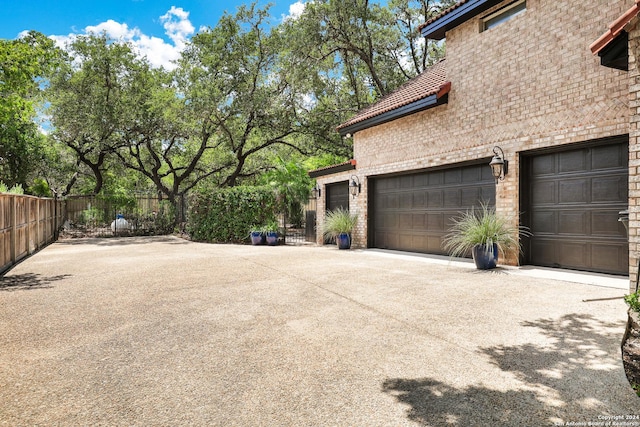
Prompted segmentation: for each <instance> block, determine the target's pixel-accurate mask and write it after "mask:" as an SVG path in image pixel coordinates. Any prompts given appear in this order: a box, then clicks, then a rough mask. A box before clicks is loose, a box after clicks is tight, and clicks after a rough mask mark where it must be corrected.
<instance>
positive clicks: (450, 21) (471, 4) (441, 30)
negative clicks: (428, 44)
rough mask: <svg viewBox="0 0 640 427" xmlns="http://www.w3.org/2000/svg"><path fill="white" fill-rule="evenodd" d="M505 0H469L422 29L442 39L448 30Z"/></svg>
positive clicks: (427, 33) (421, 30)
mask: <svg viewBox="0 0 640 427" xmlns="http://www.w3.org/2000/svg"><path fill="white" fill-rule="evenodd" d="M501 1H503V0H469V1H468V2H467V3H464V4H462V5H460V6H459V7H456V8H455V9H453V10H451V12H449V13H446V14H444V15H442V16H441V17H439V18H438V19H436V20H435V21H433V22H431V23H429V24H427V25H425V26H424V27H422V28H421V29H420V32H421V34H422V35H423V36H424V37H425V38H428V39H432V40H442V39H444V38H445V34H446V32H447V31H449V30H451V29H452V28H455V27H457V26H458V25H460V24H462V23H464V22H466V21H468V20H469V19H471V18H473V17H475V16H476V15H478V14H479V13H482V12H484V11H485V10H487V9H489V8H491V7H493V6H495V5H497V4H498V3H500V2H501Z"/></svg>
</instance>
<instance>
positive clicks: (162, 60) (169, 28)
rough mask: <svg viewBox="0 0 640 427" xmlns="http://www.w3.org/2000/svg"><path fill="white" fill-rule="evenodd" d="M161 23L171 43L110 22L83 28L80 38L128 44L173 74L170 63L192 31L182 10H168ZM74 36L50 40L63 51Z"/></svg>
mask: <svg viewBox="0 0 640 427" xmlns="http://www.w3.org/2000/svg"><path fill="white" fill-rule="evenodd" d="M160 22H161V23H162V26H163V28H164V29H165V34H166V35H167V36H168V37H169V39H170V40H171V42H170V43H168V42H167V41H165V40H164V39H162V38H160V37H154V36H148V35H146V34H144V33H143V32H142V31H141V30H140V29H139V28H138V27H134V28H129V26H128V25H127V24H124V23H120V22H116V21H114V20H113V19H109V20H107V21H106V22H102V23H100V24H98V25H90V26H87V27H85V28H84V30H83V31H82V32H81V33H80V34H90V33H94V34H101V33H105V34H106V35H107V36H109V37H110V38H113V39H115V40H118V41H122V42H127V43H130V44H131V45H132V46H133V49H134V50H135V51H136V52H137V53H138V54H139V55H140V56H144V57H146V58H147V59H148V60H149V63H150V64H151V65H152V66H154V67H164V68H166V69H167V70H172V69H174V68H175V67H176V66H175V64H174V63H173V61H175V60H177V59H178V58H179V57H180V52H182V50H183V49H184V48H185V46H186V43H187V41H188V40H189V37H190V36H191V35H193V34H194V32H195V28H194V27H193V25H192V24H191V21H190V20H189V12H187V11H185V10H184V9H182V8H181V7H175V6H171V9H169V10H168V11H167V13H165V14H164V15H162V16H161V17H160ZM76 36H77V34H74V33H72V34H69V35H66V36H60V35H53V36H50V38H51V39H52V40H54V41H55V42H56V43H57V44H58V46H61V47H64V46H65V45H66V44H67V43H69V42H71V41H73V39H74V38H75V37H76Z"/></svg>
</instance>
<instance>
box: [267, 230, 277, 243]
mask: <svg viewBox="0 0 640 427" xmlns="http://www.w3.org/2000/svg"><path fill="white" fill-rule="evenodd" d="M277 244H278V232H277V231H269V232H267V245H269V246H276V245H277Z"/></svg>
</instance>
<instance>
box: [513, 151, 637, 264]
mask: <svg viewBox="0 0 640 427" xmlns="http://www.w3.org/2000/svg"><path fill="white" fill-rule="evenodd" d="M627 153H628V144H627V141H626V139H625V140H624V142H617V143H613V144H611V143H609V144H606V145H596V146H586V147H582V148H580V149H572V150H568V151H561V152H555V153H549V154H541V155H536V156H532V157H530V158H529V159H528V162H525V167H528V169H529V170H528V173H527V175H528V177H529V180H528V181H529V183H528V184H529V200H528V203H529V208H528V209H527V207H526V206H523V209H522V210H523V211H524V212H525V213H526V218H528V222H529V225H530V227H531V231H532V233H533V237H532V238H531V241H530V245H529V248H528V250H529V254H528V260H527V261H529V262H530V263H531V264H534V265H540V266H549V267H561V268H570V269H578V270H584V271H594V272H602V273H614V274H625V275H626V274H628V262H629V261H628V260H629V258H628V250H629V246H628V243H627V236H626V231H625V228H624V226H623V224H622V223H620V222H619V221H618V213H619V212H620V211H622V210H625V209H627V203H628V184H627V182H628V168H627V163H628V160H627V159H628V154H627ZM524 187H525V188H523V190H526V185H524ZM525 200H526V199H525Z"/></svg>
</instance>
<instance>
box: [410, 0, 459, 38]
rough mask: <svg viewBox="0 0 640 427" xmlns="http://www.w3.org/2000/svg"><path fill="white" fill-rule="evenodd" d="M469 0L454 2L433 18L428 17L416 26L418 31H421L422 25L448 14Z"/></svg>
mask: <svg viewBox="0 0 640 427" xmlns="http://www.w3.org/2000/svg"><path fill="white" fill-rule="evenodd" d="M468 1H469V0H461V1H459V2H458V3H456V4H454V5H453V6H451V7H449V8H447V9H445V10H443V11H442V12H440V13H439V14H437V15H436V16H434V17H433V18H431V19H429V20H428V21H427V22H425V23H424V24H422V25H420V26H419V27H418V31H421V30H422V29H423V28H424V27H426V26H427V25H429V24H431V23H432V22H435V21H437V20H438V19H440V18H442V17H443V16H445V15H448V14H449V13H451V12H453V11H454V10H456V9H457V8H459V7H460V6H462V5H463V4H465V3H467V2H468Z"/></svg>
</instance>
